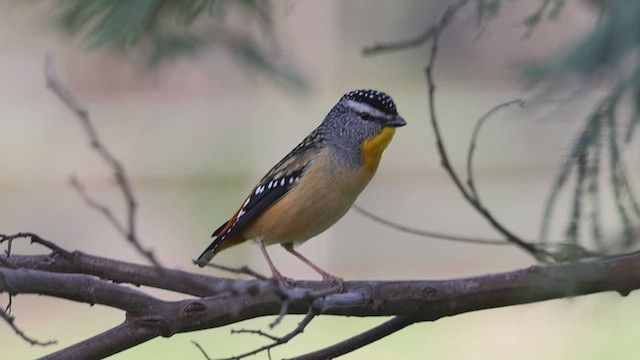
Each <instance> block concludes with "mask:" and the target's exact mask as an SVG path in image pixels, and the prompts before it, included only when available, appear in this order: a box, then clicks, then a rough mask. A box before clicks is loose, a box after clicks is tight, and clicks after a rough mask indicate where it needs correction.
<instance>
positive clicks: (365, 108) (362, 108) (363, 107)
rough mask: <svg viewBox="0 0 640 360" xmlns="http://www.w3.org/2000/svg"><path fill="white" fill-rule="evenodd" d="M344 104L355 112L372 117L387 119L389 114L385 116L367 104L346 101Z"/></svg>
mask: <svg viewBox="0 0 640 360" xmlns="http://www.w3.org/2000/svg"><path fill="white" fill-rule="evenodd" d="M345 104H346V105H347V106H348V107H350V108H352V109H353V110H354V111H355V112H357V113H361V112H367V113H369V114H371V115H372V116H374V117H388V116H389V114H385V113H383V112H382V111H380V110H378V109H376V108H374V107H372V106H370V105H369V104H365V103H361V102H358V101H355V100H346V101H345Z"/></svg>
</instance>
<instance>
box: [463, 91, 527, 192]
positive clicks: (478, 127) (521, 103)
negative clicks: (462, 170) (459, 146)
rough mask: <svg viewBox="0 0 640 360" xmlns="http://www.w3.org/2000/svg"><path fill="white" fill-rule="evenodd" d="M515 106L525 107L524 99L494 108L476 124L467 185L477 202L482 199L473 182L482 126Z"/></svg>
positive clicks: (468, 160) (469, 152)
mask: <svg viewBox="0 0 640 360" xmlns="http://www.w3.org/2000/svg"><path fill="white" fill-rule="evenodd" d="M515 104H517V105H519V106H520V107H524V104H525V101H524V100H522V99H515V100H511V101H507V102H504V103H502V104H498V105H496V106H494V107H493V108H491V109H490V110H489V111H487V112H486V113H485V114H484V115H482V117H480V119H478V121H477V122H476V126H475V128H474V129H473V133H472V135H471V140H470V141H469V151H468V152H467V185H469V189H470V190H471V195H472V196H473V197H474V198H475V199H476V201H480V197H479V195H478V191H477V189H476V185H475V181H474V180H473V154H474V151H475V149H476V146H477V144H478V136H480V130H481V129H482V125H484V123H485V122H486V121H487V120H488V119H489V118H490V117H491V116H492V115H493V114H495V113H496V112H497V111H499V110H501V109H503V108H506V107H508V106H511V105H515Z"/></svg>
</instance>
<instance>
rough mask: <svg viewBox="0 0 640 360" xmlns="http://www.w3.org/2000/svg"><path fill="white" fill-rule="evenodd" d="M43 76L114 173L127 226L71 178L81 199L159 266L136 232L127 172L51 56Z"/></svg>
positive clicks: (135, 205) (131, 193)
mask: <svg viewBox="0 0 640 360" xmlns="http://www.w3.org/2000/svg"><path fill="white" fill-rule="evenodd" d="M44 73H45V77H46V80H47V87H48V88H49V89H51V91H52V92H53V93H54V94H55V95H56V96H57V97H58V98H59V99H60V100H61V101H62V102H63V103H64V104H65V105H66V106H67V108H69V110H71V111H72V112H73V113H74V114H75V115H76V117H77V118H78V120H80V124H82V126H83V128H84V130H85V132H86V134H87V136H88V137H89V141H90V143H91V147H92V148H93V149H94V150H95V151H96V152H97V153H98V155H100V157H101V158H102V160H104V161H105V163H107V165H108V166H109V167H110V168H111V169H112V170H113V177H114V178H115V180H116V184H117V185H118V187H119V188H120V190H121V191H122V195H123V196H124V198H125V202H126V209H127V216H126V218H127V221H126V226H122V224H120V222H118V221H115V217H114V216H113V214H112V213H111V211H105V209H106V206H104V205H102V204H99V203H97V202H96V201H95V200H93V199H91V198H89V197H88V196H87V194H86V193H85V192H84V189H83V188H82V187H81V186H79V184H78V182H77V180H74V179H72V180H71V181H72V185H73V186H74V188H75V189H76V190H77V191H78V192H79V193H80V195H81V196H82V198H83V199H84V200H85V201H86V202H87V203H89V204H90V206H91V207H93V208H94V209H97V210H98V211H100V212H101V213H102V214H103V215H104V216H105V217H106V218H107V219H108V220H109V221H110V222H111V223H112V224H113V225H114V226H115V227H116V229H117V230H118V231H119V232H120V233H124V235H125V239H126V240H127V241H129V243H130V244H131V245H133V247H134V248H135V249H136V250H137V251H138V252H139V253H140V254H142V255H143V256H144V257H145V258H146V259H147V260H148V261H149V262H150V263H152V264H153V265H155V266H157V267H161V266H160V263H159V262H158V260H157V259H156V257H155V255H154V254H153V252H152V251H151V250H148V249H146V248H144V247H143V246H142V244H141V243H140V239H139V238H138V235H137V229H136V228H137V225H136V219H137V203H136V200H135V198H134V196H133V191H132V187H131V183H130V181H129V179H128V177H127V174H126V172H125V171H124V168H123V166H122V164H120V162H119V161H118V160H117V159H116V158H115V157H114V156H113V155H112V154H111V151H109V149H107V147H106V146H105V145H104V143H102V141H101V140H100V137H99V136H98V133H97V131H96V130H95V128H94V126H93V123H92V122H91V118H90V117H89V112H88V111H87V110H85V109H84V107H83V106H82V105H80V103H79V102H78V101H77V100H76V99H75V97H74V96H73V95H72V94H71V92H70V91H69V90H68V89H67V88H66V87H65V86H64V84H63V83H62V82H61V81H60V80H59V79H58V76H57V75H56V73H55V70H54V67H53V57H52V56H51V55H49V56H47V57H46V59H45V66H44ZM125 229H126V230H125Z"/></svg>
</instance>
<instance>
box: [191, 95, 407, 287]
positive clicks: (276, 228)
mask: <svg viewBox="0 0 640 360" xmlns="http://www.w3.org/2000/svg"><path fill="white" fill-rule="evenodd" d="M404 125H406V121H405V120H404V119H403V118H402V117H401V116H400V115H398V112H397V109H396V105H395V103H394V101H393V99H392V98H391V97H390V96H389V95H387V94H386V93H385V92H383V91H379V90H373V89H358V90H353V91H350V92H347V93H346V94H344V95H343V96H342V97H341V98H340V99H339V101H338V102H337V103H336V104H335V105H334V106H333V108H332V109H331V110H330V111H329V113H328V114H327V115H326V117H325V118H324V120H323V121H322V123H321V124H320V125H319V126H318V127H317V128H316V129H315V130H313V131H312V132H311V133H310V134H309V135H308V136H307V137H306V138H304V140H302V142H301V143H300V144H298V145H297V146H296V147H295V148H294V149H293V150H291V151H290V152H289V153H288V154H287V155H286V156H285V157H284V158H283V159H282V160H280V162H278V163H277V164H276V165H275V166H274V167H273V168H271V170H269V172H267V174H266V175H265V176H264V177H262V179H261V180H260V181H259V182H258V184H257V185H255V186H254V187H253V189H252V190H251V192H250V193H249V195H248V196H247V197H246V198H245V200H244V202H243V204H242V206H240V207H239V208H238V210H237V211H236V212H235V214H234V215H233V216H232V217H231V218H230V219H229V220H228V221H226V222H224V223H223V224H222V225H221V226H220V227H218V228H217V229H216V230H215V231H214V232H213V235H212V237H213V238H214V240H213V242H212V243H211V244H210V245H209V246H208V247H207V248H206V250H205V251H204V252H203V253H202V255H200V257H199V258H198V259H197V260H196V261H195V263H196V264H197V265H199V266H200V267H203V266H205V265H206V264H208V263H209V262H210V261H211V260H212V259H213V257H214V255H216V254H217V253H219V252H220V251H222V250H225V249H228V248H230V247H232V246H235V245H238V244H241V243H243V242H245V241H247V240H251V239H253V240H255V242H256V243H257V244H258V246H259V247H260V250H261V252H262V254H263V255H264V257H265V259H266V261H267V264H268V265H269V268H270V270H271V273H272V276H273V278H275V279H277V280H278V281H280V282H282V283H285V284H292V283H293V280H292V279H289V278H286V277H284V276H283V275H282V274H281V273H280V272H279V271H278V269H277V268H276V267H275V266H274V264H273V262H272V261H271V258H270V257H269V254H268V253H267V250H266V248H265V246H268V245H274V244H280V245H281V246H282V247H284V249H285V250H287V251H288V252H290V253H291V254H293V255H294V256H296V257H297V258H299V259H300V260H302V261H303V262H304V263H306V264H307V265H308V266H310V267H311V268H313V269H314V270H315V271H316V272H317V273H318V274H320V275H321V276H322V279H323V282H324V281H328V282H331V283H339V284H342V282H343V280H342V278H339V277H337V276H333V275H331V274H329V273H328V272H326V271H324V270H323V269H322V268H320V267H319V266H318V265H316V264H314V263H313V262H311V261H310V260H309V259H307V258H306V257H304V256H303V255H302V254H300V253H299V252H298V251H297V250H295V249H294V245H299V244H301V243H303V242H305V241H307V240H309V239H310V238H312V237H314V236H316V235H318V234H320V233H322V232H323V231H325V230H326V229H328V228H329V227H331V226H332V225H333V224H334V223H336V222H337V221H338V220H339V219H340V218H342V217H343V216H344V214H346V212H347V211H348V210H349V209H350V208H351V206H352V205H353V203H354V202H355V200H356V198H357V197H358V195H360V193H361V192H362V190H364V188H365V187H366V186H367V184H368V183H369V181H370V180H371V179H372V177H373V175H374V174H375V172H376V170H377V168H378V165H379V163H380V159H381V157H382V153H383V152H384V150H385V149H386V148H387V145H388V144H389V142H390V141H391V139H392V138H393V135H394V133H395V130H396V128H397V127H401V126H404Z"/></svg>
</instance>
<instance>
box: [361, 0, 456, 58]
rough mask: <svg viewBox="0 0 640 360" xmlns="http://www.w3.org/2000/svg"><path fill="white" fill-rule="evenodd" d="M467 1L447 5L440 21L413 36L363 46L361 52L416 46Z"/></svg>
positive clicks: (365, 53) (431, 35)
mask: <svg viewBox="0 0 640 360" xmlns="http://www.w3.org/2000/svg"><path fill="white" fill-rule="evenodd" d="M468 2H469V0H458V2H456V3H454V4H453V5H449V6H448V7H447V8H446V9H445V11H444V13H443V14H442V16H441V17H440V21H439V22H438V24H436V25H430V26H429V27H427V28H426V29H425V30H424V31H423V32H422V33H421V34H419V35H417V36H415V37H413V38H410V39H406V40H400V41H395V42H389V43H376V44H373V45H371V46H367V47H365V48H363V49H362V54H363V55H378V54H380V53H382V52H390V51H400V50H405V49H409V48H414V47H418V46H420V45H422V44H424V43H426V42H427V41H429V40H431V39H433V37H434V36H435V34H436V32H437V31H439V29H437V28H440V29H442V28H443V27H444V26H446V25H447V24H448V23H449V22H450V21H451V20H452V19H453V15H455V13H456V12H458V10H460V8H462V7H463V6H465V5H466V4H467V3H468Z"/></svg>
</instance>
